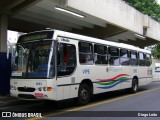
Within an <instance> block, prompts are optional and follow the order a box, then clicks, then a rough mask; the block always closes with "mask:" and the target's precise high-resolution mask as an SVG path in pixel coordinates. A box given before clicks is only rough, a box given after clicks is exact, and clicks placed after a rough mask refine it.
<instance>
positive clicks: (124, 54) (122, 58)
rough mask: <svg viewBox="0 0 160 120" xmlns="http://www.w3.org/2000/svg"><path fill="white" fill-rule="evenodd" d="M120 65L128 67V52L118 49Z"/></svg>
mask: <svg viewBox="0 0 160 120" xmlns="http://www.w3.org/2000/svg"><path fill="white" fill-rule="evenodd" d="M120 64H121V65H129V51H128V50H126V49H120Z"/></svg>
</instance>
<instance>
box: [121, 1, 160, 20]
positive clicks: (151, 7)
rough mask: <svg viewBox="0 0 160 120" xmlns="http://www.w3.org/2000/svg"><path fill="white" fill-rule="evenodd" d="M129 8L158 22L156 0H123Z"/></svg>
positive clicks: (158, 13)
mask: <svg viewBox="0 0 160 120" xmlns="http://www.w3.org/2000/svg"><path fill="white" fill-rule="evenodd" d="M124 1H126V2H128V3H129V4H130V5H131V6H133V7H134V8H136V9H137V10H139V11H140V12H142V13H143V14H147V15H149V16H151V17H152V18H153V19H155V20H157V21H159V22H160V5H159V4H158V3H157V2H156V0H124Z"/></svg>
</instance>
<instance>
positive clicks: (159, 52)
mask: <svg viewBox="0 0 160 120" xmlns="http://www.w3.org/2000/svg"><path fill="white" fill-rule="evenodd" d="M152 56H153V57H154V58H156V59H160V43H159V44H157V45H155V46H154V47H153V48H152Z"/></svg>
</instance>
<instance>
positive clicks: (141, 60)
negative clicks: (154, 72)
mask: <svg viewBox="0 0 160 120" xmlns="http://www.w3.org/2000/svg"><path fill="white" fill-rule="evenodd" d="M144 58H145V56H144V53H142V52H139V66H145V59H144Z"/></svg>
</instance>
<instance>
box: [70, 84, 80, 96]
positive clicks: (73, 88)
mask: <svg viewBox="0 0 160 120" xmlns="http://www.w3.org/2000/svg"><path fill="white" fill-rule="evenodd" d="M78 89H79V85H72V86H71V91H70V98H74V97H77V96H78Z"/></svg>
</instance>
